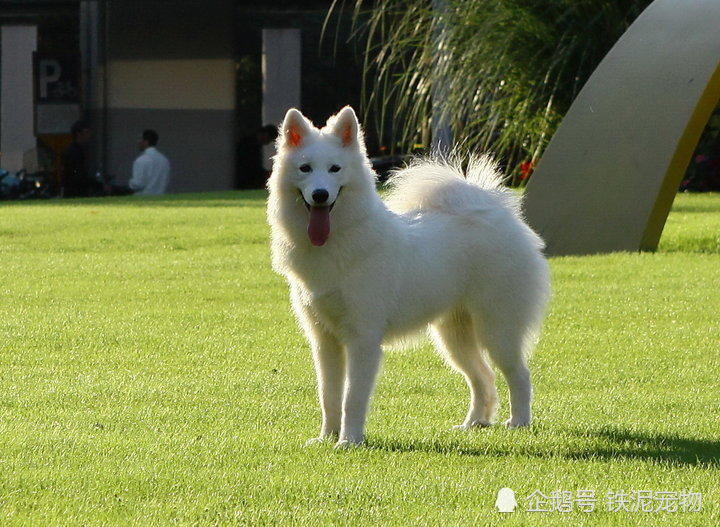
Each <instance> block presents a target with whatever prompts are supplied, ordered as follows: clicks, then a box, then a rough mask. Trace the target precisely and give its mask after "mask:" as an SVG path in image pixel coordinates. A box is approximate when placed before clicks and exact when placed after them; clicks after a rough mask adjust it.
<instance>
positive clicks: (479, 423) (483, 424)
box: [453, 419, 492, 430]
mask: <svg viewBox="0 0 720 527" xmlns="http://www.w3.org/2000/svg"><path fill="white" fill-rule="evenodd" d="M491 424H492V423H490V421H485V420H484V419H475V420H474V421H468V422H465V423H463V424H461V425H455V426H453V430H471V429H473V428H487V427H489V426H490V425H491Z"/></svg>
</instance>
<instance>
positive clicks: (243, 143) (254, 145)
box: [237, 124, 278, 188]
mask: <svg viewBox="0 0 720 527" xmlns="http://www.w3.org/2000/svg"><path fill="white" fill-rule="evenodd" d="M277 136H278V130H277V127H276V126H274V125H272V124H268V125H265V126H263V127H262V128H260V129H259V130H258V131H257V132H255V133H254V134H252V135H248V136H246V137H243V138H242V139H240V141H238V145H237V146H238V149H237V152H238V162H239V170H238V176H239V177H238V182H237V183H238V187H241V188H243V187H244V188H259V187H264V186H265V182H266V181H267V178H268V176H269V175H270V173H269V171H268V170H267V169H266V168H265V167H264V166H263V155H262V147H263V146H265V145H269V144H271V143H272V142H273V141H275V139H277Z"/></svg>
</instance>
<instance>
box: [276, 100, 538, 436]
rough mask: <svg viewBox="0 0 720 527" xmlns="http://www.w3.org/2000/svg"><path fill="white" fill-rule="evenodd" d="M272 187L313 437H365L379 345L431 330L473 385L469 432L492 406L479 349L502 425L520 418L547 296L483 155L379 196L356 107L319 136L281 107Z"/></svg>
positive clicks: (514, 214)
mask: <svg viewBox="0 0 720 527" xmlns="http://www.w3.org/2000/svg"><path fill="white" fill-rule="evenodd" d="M277 151H278V154H277V156H276V158H275V167H274V170H273V173H272V176H271V177H270V181H269V182H268V187H269V189H270V198H269V202H268V221H269V223H270V226H271V230H272V256H273V267H274V269H275V270H276V271H277V272H278V273H280V274H282V275H283V276H284V277H285V278H286V279H287V281H288V283H289V285H290V296H291V298H292V305H293V308H294V310H295V313H296V314H297V317H298V319H299V321H300V324H301V325H302V327H303V329H304V331H305V334H306V335H307V338H308V340H309V341H310V344H311V346H312V353H313V357H314V361H315V368H316V372H317V378H318V393H319V398H320V404H321V406H322V428H321V430H320V436H319V437H317V438H315V439H312V440H310V442H314V441H322V440H325V439H329V438H335V437H337V439H338V442H337V444H336V447H345V446H350V445H354V444H359V443H361V442H362V441H363V440H364V428H365V417H366V413H367V410H368V404H369V400H370V395H371V392H372V389H373V386H374V383H375V378H376V375H377V372H378V368H379V365H380V359H381V355H382V352H381V345H382V343H383V342H388V341H389V340H394V339H398V338H402V337H403V336H406V335H408V334H411V333H414V332H417V331H418V330H424V329H425V328H426V327H428V326H429V327H430V328H431V331H432V335H433V338H434V340H435V342H436V343H437V347H438V349H439V350H440V352H441V353H442V355H443V356H444V357H445V359H446V360H447V361H448V362H449V363H450V365H452V366H453V367H454V368H456V369H457V370H458V371H459V372H460V373H462V374H463V376H464V377H465V379H466V380H467V383H468V386H469V387H470V393H471V399H470V408H469V410H468V413H467V417H466V418H465V421H464V422H463V424H461V425H459V426H458V428H462V429H468V428H471V427H476V426H488V425H489V424H490V423H491V421H492V419H493V417H494V413H495V411H496V408H497V392H496V389H495V376H494V374H493V370H492V369H491V368H490V366H489V365H488V362H487V355H489V356H490V358H491V359H492V360H493V362H494V363H495V365H496V366H497V367H498V368H499V369H500V371H501V372H502V373H503V375H505V378H506V379H507V382H508V385H509V388H510V406H511V417H510V418H509V419H508V420H507V421H506V424H507V425H508V426H509V427H511V428H514V427H519V426H525V425H528V424H529V423H530V399H531V395H532V387H531V384H530V372H529V370H528V367H527V357H528V354H529V352H530V351H531V348H532V346H533V345H534V341H535V339H536V337H537V335H538V333H539V329H540V326H541V324H542V319H543V317H544V312H545V307H546V304H547V300H548V296H549V276H548V266H547V262H546V261H545V258H544V257H543V255H542V252H541V251H542V248H543V242H542V240H541V239H540V238H539V237H538V236H537V235H536V234H535V233H534V232H533V231H532V230H531V229H530V228H529V227H528V226H527V225H526V224H525V223H523V221H522V219H521V216H520V211H519V206H520V205H519V200H518V199H517V198H516V196H515V195H514V194H513V193H512V192H510V191H507V190H505V189H504V188H503V187H502V185H501V178H500V176H499V175H498V172H497V169H496V167H495V166H494V165H493V163H492V162H491V161H490V160H488V159H487V158H484V157H483V158H480V159H477V160H474V161H471V162H470V166H469V169H468V170H467V173H466V174H463V172H462V170H461V169H460V168H458V167H456V166H454V165H453V164H451V163H449V162H446V161H439V162H434V161H417V162H415V163H414V164H411V165H410V166H409V167H408V168H405V169H404V170H402V171H400V172H399V173H397V174H396V175H395V176H394V177H393V178H392V187H393V189H392V191H391V193H390V195H389V197H388V198H387V199H386V200H385V201H383V200H382V199H381V198H380V196H379V195H378V193H377V191H376V189H375V174H374V173H373V171H372V170H371V168H370V163H369V161H368V159H367V155H366V153H365V146H364V144H363V137H362V133H361V131H360V126H359V124H358V120H357V117H356V116H355V112H353V110H352V108H350V107H345V108H343V109H342V110H341V111H340V112H339V113H338V114H337V115H335V116H333V117H331V118H330V119H329V120H328V122H327V124H326V125H325V127H324V128H322V129H317V128H315V127H314V126H313V124H312V123H311V122H310V121H309V120H308V119H306V118H305V117H304V116H303V115H302V114H301V113H300V112H299V111H298V110H295V109H292V110H290V111H288V112H287V115H286V116H285V120H284V122H283V124H282V129H281V130H280V135H279V137H278V141H277Z"/></svg>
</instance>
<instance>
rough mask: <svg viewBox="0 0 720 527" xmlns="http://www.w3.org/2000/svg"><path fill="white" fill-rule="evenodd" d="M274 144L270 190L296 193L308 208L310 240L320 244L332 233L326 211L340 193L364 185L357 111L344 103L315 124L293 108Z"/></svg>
mask: <svg viewBox="0 0 720 527" xmlns="http://www.w3.org/2000/svg"><path fill="white" fill-rule="evenodd" d="M276 146H277V155H276V156H275V164H274V168H273V174H272V176H271V179H270V184H269V186H270V191H271V193H272V192H281V193H285V194H292V195H294V196H295V197H297V198H298V199H297V201H298V204H299V205H300V206H304V207H305V208H306V209H307V211H306V213H307V218H308V227H307V233H308V236H309V238H310V242H311V243H312V244H313V245H317V246H319V245H324V244H325V242H327V239H328V237H329V236H330V212H331V211H332V210H333V207H335V205H336V203H338V200H340V199H342V198H341V197H340V196H341V195H342V194H343V193H344V192H345V193H349V192H352V191H353V189H354V187H360V186H362V188H366V187H367V181H368V175H367V174H368V173H369V172H370V171H369V169H368V161H367V156H366V154H365V145H364V143H363V138H362V133H361V131H360V124H359V123H358V119H357V117H356V115H355V112H354V111H353V109H352V108H351V107H349V106H346V107H345V108H343V109H342V110H340V112H338V114H337V115H334V116H333V117H331V118H330V119H328V122H327V124H326V125H325V126H324V127H323V128H322V129H318V128H316V127H315V126H313V124H312V123H311V122H310V120H308V119H307V118H306V117H305V116H304V115H303V114H302V113H300V111H298V110H296V109H294V108H292V109H290V110H288V112H287V114H286V115H285V119H284V120H283V124H282V126H281V128H280V132H279V135H278V139H277V145H276Z"/></svg>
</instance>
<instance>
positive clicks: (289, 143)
mask: <svg viewBox="0 0 720 527" xmlns="http://www.w3.org/2000/svg"><path fill="white" fill-rule="evenodd" d="M311 130H312V124H311V123H310V121H308V120H307V118H306V117H305V116H304V115H303V114H302V113H300V110H296V109H295V108H290V109H289V110H288V111H287V113H286V114H285V119H283V124H282V128H281V133H280V145H281V146H283V147H287V148H297V147H299V146H300V145H301V144H302V143H303V141H304V140H305V139H306V138H307V136H308V135H309V134H310V131H311Z"/></svg>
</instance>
